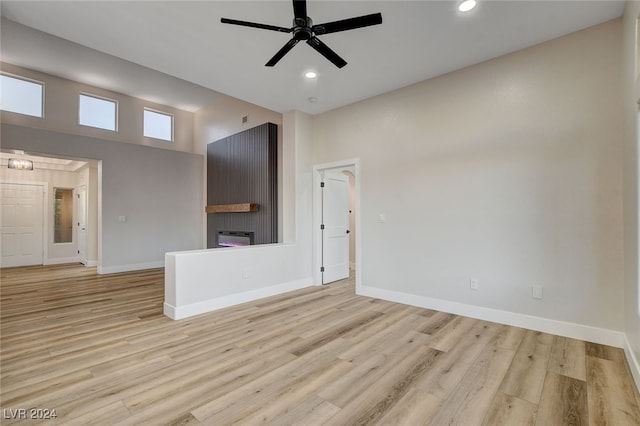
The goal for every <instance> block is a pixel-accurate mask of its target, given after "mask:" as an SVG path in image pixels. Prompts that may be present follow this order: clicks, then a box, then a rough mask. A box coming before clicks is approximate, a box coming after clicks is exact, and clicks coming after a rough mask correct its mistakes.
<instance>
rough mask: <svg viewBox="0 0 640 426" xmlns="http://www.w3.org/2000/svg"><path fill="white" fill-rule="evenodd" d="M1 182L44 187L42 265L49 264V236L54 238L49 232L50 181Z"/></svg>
mask: <svg viewBox="0 0 640 426" xmlns="http://www.w3.org/2000/svg"><path fill="white" fill-rule="evenodd" d="M0 184H8V185H28V186H40V187H42V265H48V264H49V263H48V259H49V238H50V237H51V238H53V236H52V234H51V233H50V232H49V211H50V206H49V183H48V182H40V181H30V180H23V181H20V182H14V181H8V180H7V181H4V180H3V181H0Z"/></svg>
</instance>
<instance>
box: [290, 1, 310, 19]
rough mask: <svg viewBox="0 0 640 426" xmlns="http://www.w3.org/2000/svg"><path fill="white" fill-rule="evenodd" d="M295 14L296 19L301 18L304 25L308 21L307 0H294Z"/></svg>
mask: <svg viewBox="0 0 640 426" xmlns="http://www.w3.org/2000/svg"><path fill="white" fill-rule="evenodd" d="M293 16H294V18H295V19H296V20H298V19H301V20H302V25H305V24H306V22H307V0H293Z"/></svg>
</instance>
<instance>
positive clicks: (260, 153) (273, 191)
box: [207, 123, 278, 248]
mask: <svg viewBox="0 0 640 426" xmlns="http://www.w3.org/2000/svg"><path fill="white" fill-rule="evenodd" d="M277 147H278V126H277V125H276V124H273V123H265V124H263V125H261V126H258V127H254V128H252V129H248V130H245V131H242V132H240V133H237V134H235V135H232V136H229V137H226V138H224V139H221V140H218V141H215V142H211V143H209V144H208V145H207V205H208V206H214V205H229V204H242V203H254V204H257V205H258V209H257V211H246V212H225V213H208V214H207V247H208V248H213V247H229V246H235V244H234V241H233V240H234V238H227V240H232V241H231V242H229V241H227V243H226V245H220V244H219V238H220V236H221V235H222V236H225V235H226V236H231V235H235V237H236V238H235V239H238V237H240V236H241V234H251V235H252V238H250V241H251V242H250V244H269V243H275V242H277V241H278V170H277V166H278V156H277ZM220 232H222V233H223V234H220ZM232 233H236V234H232ZM243 241H246V240H243ZM236 242H237V243H238V244H240V242H239V241H236ZM243 245H244V244H243Z"/></svg>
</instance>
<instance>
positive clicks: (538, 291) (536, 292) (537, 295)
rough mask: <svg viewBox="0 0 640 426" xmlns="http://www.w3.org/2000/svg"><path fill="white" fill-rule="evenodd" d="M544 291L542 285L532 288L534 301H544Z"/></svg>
mask: <svg viewBox="0 0 640 426" xmlns="http://www.w3.org/2000/svg"><path fill="white" fill-rule="evenodd" d="M542 289H543V287H542V286H541V285H534V286H531V297H533V298H534V299H542Z"/></svg>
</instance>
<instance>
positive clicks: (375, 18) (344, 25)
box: [312, 13, 382, 35]
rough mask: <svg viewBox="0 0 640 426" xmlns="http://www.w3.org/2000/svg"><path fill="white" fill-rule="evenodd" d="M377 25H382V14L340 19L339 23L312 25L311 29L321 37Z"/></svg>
mask: <svg viewBox="0 0 640 426" xmlns="http://www.w3.org/2000/svg"><path fill="white" fill-rule="evenodd" d="M378 24H382V14H381V13H372V14H371V15H364V16H358V17H356V18H349V19H342V20H340V21H333V22H327V23H326V24H319V25H314V26H313V27H312V29H313V32H314V33H315V34H317V35H322V34H330V33H337V32H338V31H347V30H354V29H356V28H362V27H369V26H371V25H378Z"/></svg>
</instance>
